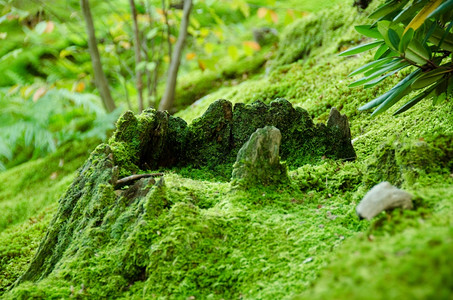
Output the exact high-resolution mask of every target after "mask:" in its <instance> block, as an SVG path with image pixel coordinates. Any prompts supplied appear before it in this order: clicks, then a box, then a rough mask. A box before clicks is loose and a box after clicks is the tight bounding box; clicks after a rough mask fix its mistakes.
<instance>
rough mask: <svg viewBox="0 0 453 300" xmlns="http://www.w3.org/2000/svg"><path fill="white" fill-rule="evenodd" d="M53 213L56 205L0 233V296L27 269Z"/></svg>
mask: <svg viewBox="0 0 453 300" xmlns="http://www.w3.org/2000/svg"><path fill="white" fill-rule="evenodd" d="M55 211H56V205H55V204H51V205H49V206H48V207H47V208H45V209H42V210H40V211H39V212H38V213H34V214H33V217H30V218H29V219H28V220H27V221H25V222H23V223H22V224H18V225H15V226H9V227H8V228H7V229H5V230H3V231H2V232H1V233H0V269H1V270H2V272H0V295H1V294H3V293H4V292H6V290H7V289H8V288H9V287H11V286H12V284H13V283H14V282H15V281H16V280H17V279H18V278H19V276H20V275H22V274H23V273H24V272H25V270H26V269H27V267H28V264H29V262H30V260H31V259H32V258H33V255H34V254H35V252H36V249H37V248H38V246H39V242H40V241H41V239H42V237H43V236H44V235H45V233H46V230H47V226H48V225H49V222H50V220H51V217H52V215H53V214H54V213H55Z"/></svg>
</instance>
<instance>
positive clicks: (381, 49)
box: [374, 44, 390, 60]
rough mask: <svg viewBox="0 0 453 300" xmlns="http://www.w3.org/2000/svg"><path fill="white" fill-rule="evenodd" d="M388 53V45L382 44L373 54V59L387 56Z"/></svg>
mask: <svg viewBox="0 0 453 300" xmlns="http://www.w3.org/2000/svg"><path fill="white" fill-rule="evenodd" d="M389 53H390V49H389V46H387V45H386V44H382V45H381V46H380V47H379V49H377V51H376V53H375V54H374V59H375V60H376V59H380V58H384V57H387V56H388V55H387V54H389Z"/></svg>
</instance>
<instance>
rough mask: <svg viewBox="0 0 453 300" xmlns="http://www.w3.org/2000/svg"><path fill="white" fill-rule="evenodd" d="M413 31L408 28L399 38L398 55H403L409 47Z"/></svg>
mask: <svg viewBox="0 0 453 300" xmlns="http://www.w3.org/2000/svg"><path fill="white" fill-rule="evenodd" d="M414 32H415V31H414V30H413V29H412V28H410V29H409V30H408V31H407V32H406V33H405V34H404V35H403V37H402V38H401V41H400V44H399V45H398V51H399V52H400V53H404V52H405V51H406V49H407V47H408V46H409V43H410V42H411V41H412V38H413V37H414Z"/></svg>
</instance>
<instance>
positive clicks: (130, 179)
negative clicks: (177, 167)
mask: <svg viewBox="0 0 453 300" xmlns="http://www.w3.org/2000/svg"><path fill="white" fill-rule="evenodd" d="M159 176H164V173H149V174H134V175H131V176H127V177H124V178H121V179H118V180H117V181H116V183H115V187H119V186H124V185H127V184H128V183H129V182H133V181H136V180H139V179H142V178H148V177H159Z"/></svg>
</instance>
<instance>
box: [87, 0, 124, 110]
mask: <svg viewBox="0 0 453 300" xmlns="http://www.w3.org/2000/svg"><path fill="white" fill-rule="evenodd" d="M80 6H81V7H82V12H83V16H84V18H85V24H86V28H87V34H88V50H89V52H90V56H91V64H92V65H93V71H94V83H95V84H96V87H97V89H98V90H99V94H100V95H101V99H102V103H103V104H104V107H105V109H106V110H107V111H108V112H112V111H114V110H115V108H116V105H115V102H114V101H113V98H112V95H111V94H110V90H109V84H108V82H107V78H106V77H105V74H104V71H103V70H102V64H101V58H100V56H99V50H98V45H97V42H96V35H95V33H94V24H93V18H92V16H91V10H90V3H89V0H80Z"/></svg>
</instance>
